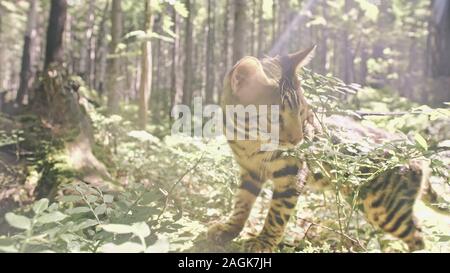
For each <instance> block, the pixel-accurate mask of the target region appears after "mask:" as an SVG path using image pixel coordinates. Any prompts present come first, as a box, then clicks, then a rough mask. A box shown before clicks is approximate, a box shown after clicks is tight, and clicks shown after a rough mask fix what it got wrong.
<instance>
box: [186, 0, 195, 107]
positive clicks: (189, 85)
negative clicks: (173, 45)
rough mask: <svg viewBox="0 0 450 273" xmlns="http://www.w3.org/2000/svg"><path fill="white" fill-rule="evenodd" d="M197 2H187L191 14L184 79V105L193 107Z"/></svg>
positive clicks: (188, 26)
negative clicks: (194, 31) (194, 29)
mask: <svg viewBox="0 0 450 273" xmlns="http://www.w3.org/2000/svg"><path fill="white" fill-rule="evenodd" d="M194 6H195V0H186V9H187V10H188V12H189V15H188V17H187V18H186V32H185V44H184V50H185V60H184V79H183V104H184V105H188V106H190V105H191V102H192V79H193V75H194V74H193V70H194V67H193V62H192V54H193V50H194V45H193V37H192V36H193V35H192V34H193V30H192V28H193V17H194V14H193V13H194Z"/></svg>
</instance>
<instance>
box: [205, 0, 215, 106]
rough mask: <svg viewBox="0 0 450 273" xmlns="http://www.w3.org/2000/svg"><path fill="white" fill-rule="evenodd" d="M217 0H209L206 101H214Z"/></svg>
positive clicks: (208, 102)
mask: <svg viewBox="0 0 450 273" xmlns="http://www.w3.org/2000/svg"><path fill="white" fill-rule="evenodd" d="M215 7H216V6H215V1H214V0H208V34H207V38H206V43H207V45H206V103H207V104H210V103H213V102H214V85H215V74H214V71H215V69H214V63H215V62H214V46H215V15H214V14H215Z"/></svg>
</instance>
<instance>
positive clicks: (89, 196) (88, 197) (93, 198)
mask: <svg viewBox="0 0 450 273" xmlns="http://www.w3.org/2000/svg"><path fill="white" fill-rule="evenodd" d="M86 199H87V201H88V202H89V203H94V202H95V201H97V200H98V197H97V196H95V195H88V196H87V197H86Z"/></svg>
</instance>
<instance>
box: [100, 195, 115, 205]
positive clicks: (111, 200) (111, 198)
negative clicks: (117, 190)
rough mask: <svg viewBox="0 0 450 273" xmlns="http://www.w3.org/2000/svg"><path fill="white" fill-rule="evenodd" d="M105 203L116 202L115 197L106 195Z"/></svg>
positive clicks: (104, 197)
mask: <svg viewBox="0 0 450 273" xmlns="http://www.w3.org/2000/svg"><path fill="white" fill-rule="evenodd" d="M103 201H105V203H112V202H113V201H114V196H112V195H109V194H105V195H104V196H103Z"/></svg>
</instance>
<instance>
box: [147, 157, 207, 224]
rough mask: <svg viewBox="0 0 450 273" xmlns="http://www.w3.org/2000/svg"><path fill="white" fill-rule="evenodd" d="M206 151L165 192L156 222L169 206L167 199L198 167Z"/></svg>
mask: <svg viewBox="0 0 450 273" xmlns="http://www.w3.org/2000/svg"><path fill="white" fill-rule="evenodd" d="M205 154H206V151H204V152H203V154H202V155H201V156H200V158H199V159H198V160H197V161H196V162H195V163H194V165H192V167H191V168H189V169H188V170H187V171H186V172H184V173H183V175H182V176H181V177H180V178H179V179H178V181H177V182H175V183H174V184H173V185H172V187H171V188H170V190H169V191H168V192H167V195H166V198H165V199H166V200H165V202H164V207H163V209H162V211H161V213H160V214H159V215H158V218H157V219H156V220H157V221H158V220H159V219H160V218H161V216H162V215H163V214H164V212H165V211H166V209H167V206H168V205H169V197H170V196H171V195H172V193H173V191H174V190H175V188H176V187H177V186H178V184H180V183H181V181H183V179H184V178H185V177H186V176H187V175H188V174H189V173H190V172H192V171H194V170H195V169H197V167H198V165H200V162H201V161H202V160H203V158H204V157H205Z"/></svg>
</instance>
